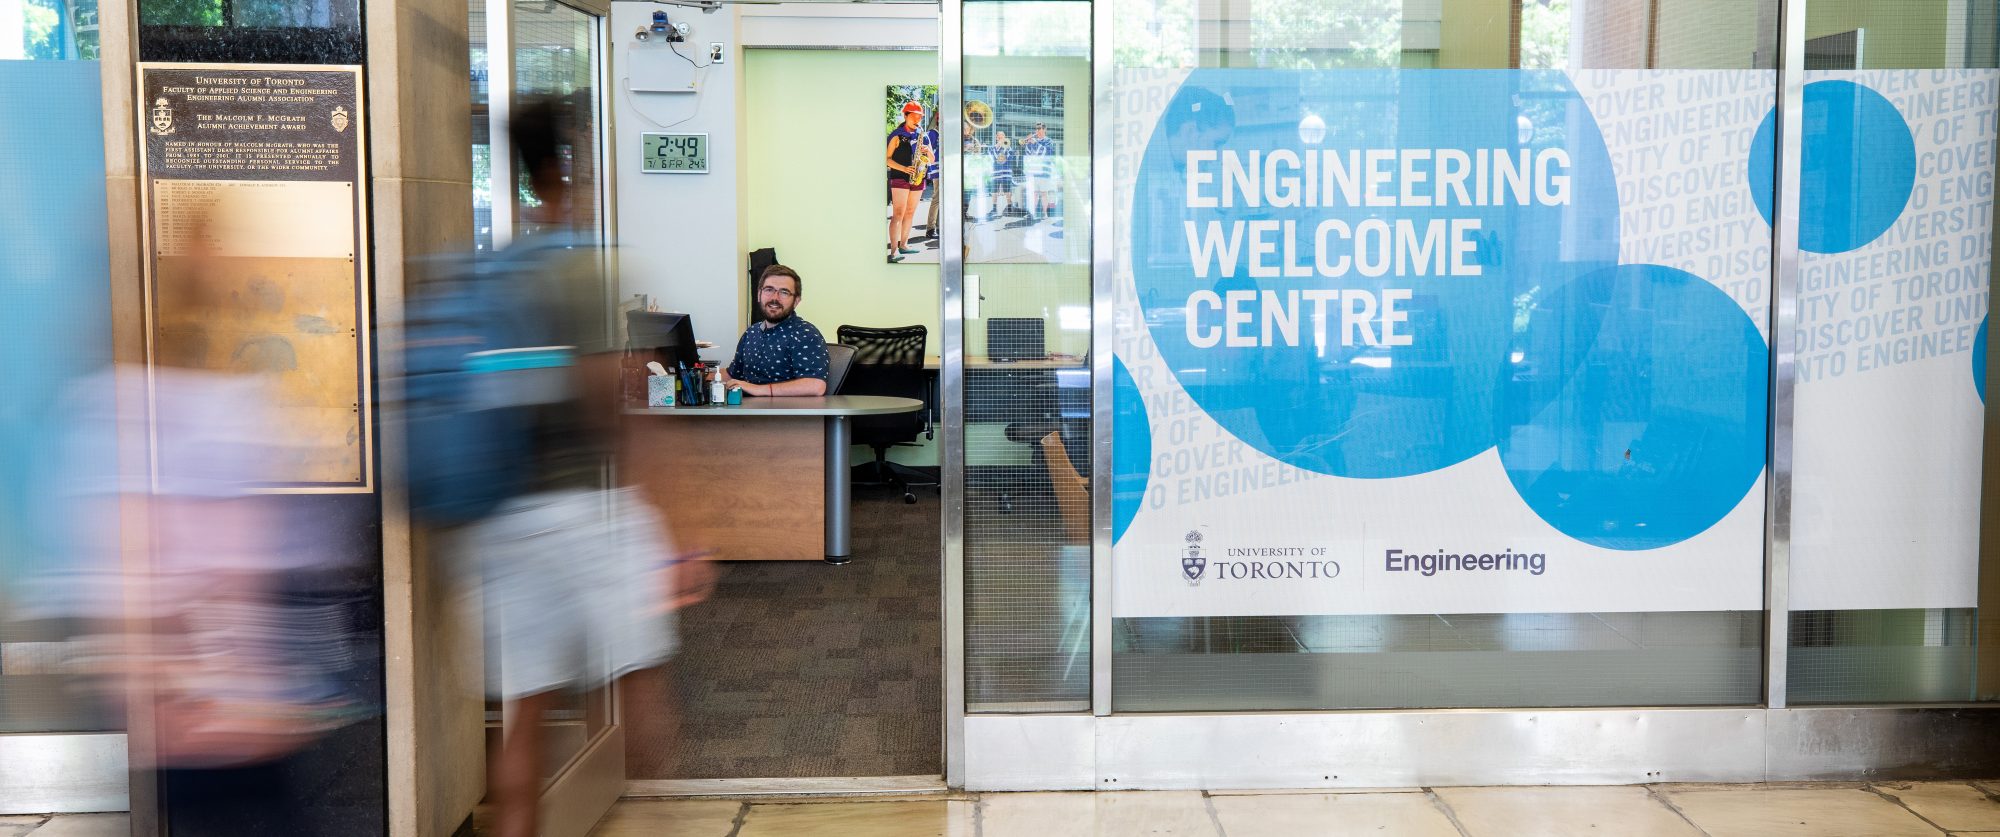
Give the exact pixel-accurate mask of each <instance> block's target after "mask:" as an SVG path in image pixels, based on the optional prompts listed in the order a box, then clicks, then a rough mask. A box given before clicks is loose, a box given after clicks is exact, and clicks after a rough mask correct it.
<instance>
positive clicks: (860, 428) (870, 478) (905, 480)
mask: <svg viewBox="0 0 2000 837" xmlns="http://www.w3.org/2000/svg"><path fill="white" fill-rule="evenodd" d="M836 333H837V334H838V335H839V339H840V343H841V345H843V346H852V347H854V362H853V364H852V365H851V366H849V367H848V373H847V380H846V381H845V382H844V383H843V384H842V385H841V389H840V394H841V395H890V396H896V397H900V398H915V399H917V400H919V401H923V402H924V407H925V409H923V410H919V411H917V412H911V413H896V414H894V415H887V416H860V417H857V418H855V419H853V422H854V443H855V444H857V445H867V446H869V447H871V448H874V449H875V461H874V462H870V463H867V464H864V465H858V466H856V467H855V468H854V473H853V479H854V484H856V485H889V486H894V487H898V488H901V489H903V502H905V503H914V502H916V501H917V495H916V493H915V492H912V491H911V490H910V489H911V488H913V487H916V486H936V485H938V484H939V481H938V478H937V477H934V476H931V475H929V474H926V473H924V472H922V471H919V470H917V469H915V468H911V467H909V466H906V465H898V464H896V463H893V462H890V461H889V459H888V457H889V449H890V448H892V447H896V446H897V445H915V444H916V441H917V437H918V436H920V435H921V436H924V437H925V438H931V436H932V434H933V431H932V430H931V427H930V419H929V415H930V386H929V385H928V383H927V382H926V381H925V380H924V335H925V330H924V327H923V326H920V325H914V326H902V327H899V328H868V327H865V326H852V325H844V326H841V327H840V329H839V331H838V332H836ZM828 383H829V384H830V383H831V382H830V381H829V382H828Z"/></svg>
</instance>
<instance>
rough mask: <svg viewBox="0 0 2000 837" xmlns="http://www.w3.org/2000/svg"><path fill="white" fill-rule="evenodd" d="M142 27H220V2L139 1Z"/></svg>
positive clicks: (180, 0)
mask: <svg viewBox="0 0 2000 837" xmlns="http://www.w3.org/2000/svg"><path fill="white" fill-rule="evenodd" d="M139 23H140V25H142V26H221V25H223V24H224V23H225V20H224V19H223V15H222V0H140V2H139Z"/></svg>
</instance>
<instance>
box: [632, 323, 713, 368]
mask: <svg viewBox="0 0 2000 837" xmlns="http://www.w3.org/2000/svg"><path fill="white" fill-rule="evenodd" d="M625 348H626V349H628V350H629V349H654V350H657V351H658V352H659V353H660V355H661V356H662V357H665V358H667V359H670V360H672V361H673V362H674V363H676V364H678V365H680V367H681V368H683V369H685V368H687V367H690V366H693V365H695V364H696V363H698V362H700V361H701V355H700V354H698V353H697V352H696V346H695V344H694V318H693V317H690V316H688V315H686V314H672V313H664V312H656V311H632V312H628V313H627V314H626V315H625Z"/></svg>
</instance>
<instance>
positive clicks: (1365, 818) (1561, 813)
mask: <svg viewBox="0 0 2000 837" xmlns="http://www.w3.org/2000/svg"><path fill="white" fill-rule="evenodd" d="M126 831H127V826H126V819H125V817H124V815H122V814H83V815H69V816H57V817H0V837H26V836H27V835H34V837H125V834H126ZM773 835H783V836H784V837H822V836H823V835H829V836H830V835H839V837H1072V835H1076V836H1077V837H1083V836H1085V835H1088V837H1114V835H1115V836H1116V837H1124V835H1148V837H1347V835H1370V837H1403V836H1404V835H1407V837H1611V836H1612V835H1616V837H1702V836H1703V835H1707V837H1791V835H1810V837H1904V835H1909V837H1942V836H1943V835H1950V836H1951V837H1960V835H1967V836H1968V837H1969V836H1970V835H1995V836H1996V837H2000V783H1995V782H1891V783H1882V784H1872V785H1863V784H1772V785H1651V786H1638V787H1529V788H1390V789H1382V790H1361V791H1279V792H1270V791H1240V792H1236V791H1210V792H1201V791H1156V792H1120V793H982V794H951V795H940V796H931V797H908V796H904V797H894V798H851V797H850V798H840V799H756V800H747V801H740V800H729V799H721V800H718V799H673V800H664V799H662V800H653V799H632V800H626V801H624V802H621V803H619V804H618V806H617V807H616V808H614V809H613V810H612V812H611V814H610V816H608V817H606V818H605V819H604V821H603V822H602V823H600V824H598V827H597V829H596V831H594V832H592V837H773Z"/></svg>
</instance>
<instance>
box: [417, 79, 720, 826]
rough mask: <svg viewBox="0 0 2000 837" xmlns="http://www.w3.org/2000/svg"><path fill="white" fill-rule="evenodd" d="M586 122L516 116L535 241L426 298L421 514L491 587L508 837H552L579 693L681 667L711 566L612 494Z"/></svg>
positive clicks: (421, 320)
mask: <svg viewBox="0 0 2000 837" xmlns="http://www.w3.org/2000/svg"><path fill="white" fill-rule="evenodd" d="M576 118H578V117H577V115H576V111H575V108H574V105H573V104H572V103H570V102H569V101H568V100H566V99H540V100H533V101H530V102H527V103H525V104H524V105H523V106H522V107H521V108H519V109H518V111H517V113H516V115H515V117H514V122H513V124H512V125H511V126H510V129H509V134H510V136H511V138H512V140H513V145H514V149H515V151H516V153H517V154H518V155H519V157H520V162H521V166H522V170H523V171H524V172H526V173H527V175H528V181H529V186H530V188H531V190H532V191H533V193H534V196H535V198H536V199H537V201H538V202H537V203H535V204H532V205H526V206H524V207H523V209H522V221H523V226H524V227H525V228H527V229H528V231H527V232H524V233H523V234H521V235H520V236H518V237H517V238H516V240H515V242H514V243H513V244H512V245H510V246H509V247H508V248H506V249H505V250H502V251H500V252H499V253H496V254H494V256H493V257H491V258H490V259H488V260H487V261H485V262H482V263H480V264H478V265H477V266H476V267H473V268H469V269H467V270H463V271H459V273H460V274H461V275H457V276H446V277H444V278H442V279H441V280H440V281H439V283H438V284H436V285H434V286H430V287H426V288H423V289H420V291H419V294H418V296H417V299H416V302H415V304H413V306H412V309H411V315H410V318H409V320H410V321H409V326H408V328H409V333H408V339H407V341H406V367H407V369H408V373H409V374H408V376H407V377H406V379H405V382H404V383H405V386H404V390H405V398H406V401H407V404H406V413H407V422H408V428H409V439H410V442H409V447H410V467H411V473H410V486H411V491H410V495H411V503H412V509H413V511H415V512H416V513H417V514H418V515H419V517H421V518H424V519H426V520H428V521H430V522H432V523H434V524H443V527H442V528H443V529H444V530H445V532H444V534H445V535H446V536H447V537H448V538H449V539H451V540H453V541H454V542H455V547H454V551H455V552H456V553H457V555H458V557H459V560H460V561H461V562H462V563H463V565H464V566H466V567H467V568H468V570H469V574H476V575H477V577H478V578H479V580H480V587H481V594H482V595H481V598H482V600H483V602H484V608H485V625H486V631H487V636H488V642H487V647H488V648H489V649H490V650H491V656H490V657H489V659H488V664H487V672H488V682H487V687H488V691H489V694H490V695H491V696H493V697H496V698H498V699H500V700H502V701H504V702H505V704H506V711H505V712H504V714H503V717H504V718H505V721H504V722H503V729H502V740H501V746H500V751H499V753H498V755H497V757H495V758H494V759H493V760H492V763H491V765H490V768H491V771H490V774H491V775H490V777H489V784H488V800H489V802H491V803H492V804H493V806H494V810H495V814H496V817H495V821H494V831H493V833H494V834H495V835H496V837H531V835H534V834H537V833H539V831H540V825H541V822H540V817H541V812H540V804H539V803H540V797H541V793H542V785H543V779H544V776H545V771H544V765H543V763H542V762H543V753H544V749H545V746H544V742H545V735H544V732H543V718H544V717H545V715H546V714H547V713H548V712H549V711H550V710H552V709H556V708H558V707H559V705H560V703H561V701H562V699H563V697H564V695H565V694H566V693H569V692H573V691H577V690H589V689H593V688H599V687H605V686H609V685H612V684H616V683H619V682H620V681H623V680H629V679H634V678H640V677H642V676H643V675H644V674H645V673H647V672H650V671H652V670H653V669H655V668H656V667H658V666H659V665H660V664H661V663H663V662H664V661H665V660H666V659H667V657H668V656H669V655H670V654H671V653H672V652H673V650H674V649H675V647H676V645H677V636H676V633H675V627H674V623H673V621H672V618H671V610H672V608H673V607H674V606H675V604H676V603H675V602H673V601H672V599H673V597H675V596H680V597H682V601H681V602H680V603H687V602H688V601H692V600H694V599H696V598H699V596H700V595H702V592H701V591H700V590H691V589H690V587H694V586H699V584H697V583H693V582H689V581H687V576H688V573H686V572H684V571H685V570H688V569H691V568H706V567H707V566H708V565H707V564H706V562H696V563H694V564H677V561H676V560H675V559H674V557H673V556H674V555H675V552H674V551H673V546H672V544H671V543H669V541H668V536H667V532H666V528H665V526H664V525H663V524H662V523H661V521H660V519H659V517H658V516H657V515H656V514H655V513H654V511H653V509H652V508H651V507H650V506H649V505H648V504H647V503H646V502H645V501H644V500H643V499H641V497H640V496H639V494H638V493H637V492H636V491H635V490H631V489H609V488H607V487H606V486H605V484H604V476H603V475H604V474H605V473H606V468H605V465H606V463H607V462H608V457H609V456H610V455H611V453H612V450H613V443H614V440H615V433H616V427H617V419H618V412H617V407H618V397H619V396H618V392H619V390H618V386H617V381H618V358H617V357H616V355H615V354H614V353H613V350H614V349H615V348H616V347H615V346H614V345H613V342H614V341H613V337H612V335H611V333H610V331H609V329H608V327H607V326H606V323H605V312H606V311H607V310H609V308H608V306H609V304H610V299H611V298H612V296H611V295H612V294H613V293H614V291H613V290H612V289H611V287H610V283H608V282H606V281H605V276H604V272H603V265H604V263H605V259H604V258H603V256H604V253H603V249H602V247H601V245H600V244H599V243H598V242H597V241H596V240H595V238H594V237H593V236H591V235H589V234H587V233H586V232H584V231H582V230H580V229H579V225H578V223H577V219H578V217H579V216H578V207H577V204H578V203H579V202H580V201H582V200H584V199H585V198H587V197H588V196H586V195H575V194H572V192H571V189H570V186H569V180H568V178H567V176H566V175H567V172H565V171H564V168H565V159H566V158H565V154H564V151H565V149H566V148H567V147H569V146H571V145H572V143H573V142H574V136H573V132H572V130H571V128H570V126H571V125H572V124H573V122H574V120H575V119H576ZM524 203H526V202H524ZM677 576H679V577H681V578H680V579H679V580H677V578H676V577H677ZM705 582H706V579H703V580H702V582H701V583H705ZM645 714H647V713H645V712H639V711H635V712H634V713H633V715H634V716H635V717H637V716H641V715H645Z"/></svg>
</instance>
